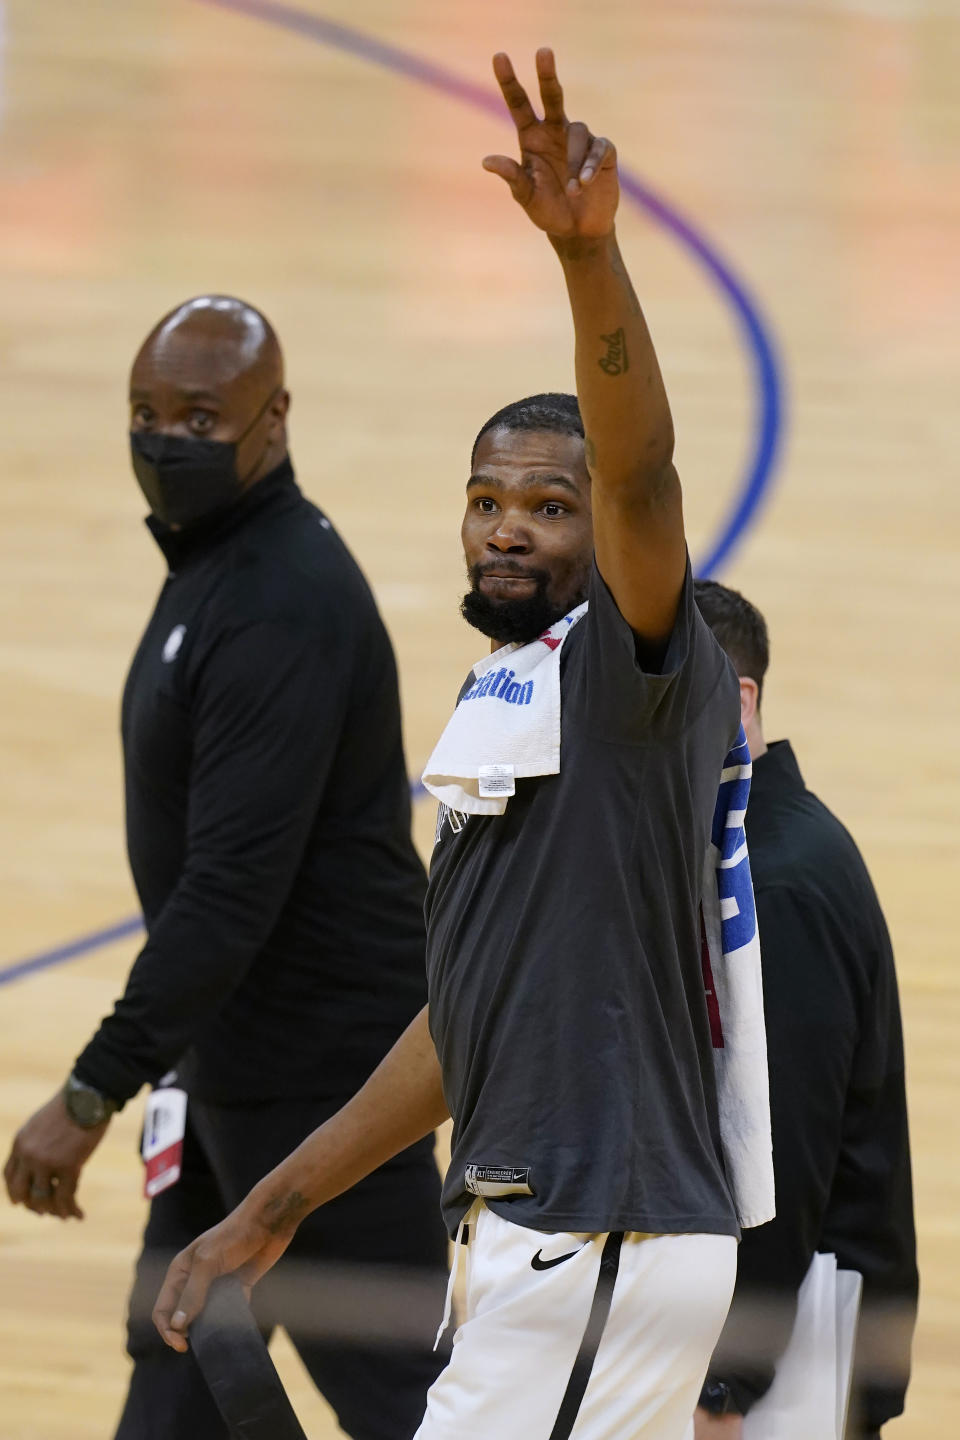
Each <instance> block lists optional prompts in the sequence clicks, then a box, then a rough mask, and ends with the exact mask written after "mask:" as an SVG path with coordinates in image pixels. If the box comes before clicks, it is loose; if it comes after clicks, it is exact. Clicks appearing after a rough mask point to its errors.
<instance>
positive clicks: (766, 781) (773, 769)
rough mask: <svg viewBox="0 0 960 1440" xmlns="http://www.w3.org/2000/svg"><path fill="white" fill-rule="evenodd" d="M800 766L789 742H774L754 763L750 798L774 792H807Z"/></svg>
mask: <svg viewBox="0 0 960 1440" xmlns="http://www.w3.org/2000/svg"><path fill="white" fill-rule="evenodd" d="M805 789H806V786H805V785H804V783H803V776H802V775H801V774H800V766H799V765H798V764H797V759H796V756H795V755H794V753H793V746H792V745H791V744H790V741H789V740H774V742H773V744H772V745H768V746H767V749H766V751H765V752H764V754H763V755H761V756H759V757H758V759H756V760H754V762H753V780H752V783H751V786H750V798H751V800H752V799H755V798H756V797H758V796H759V797H763V796H764V795H767V794H770V793H772V792H773V791H774V790H777V791H780V792H782V791H784V790H805Z"/></svg>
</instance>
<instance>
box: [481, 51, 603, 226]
mask: <svg viewBox="0 0 960 1440" xmlns="http://www.w3.org/2000/svg"><path fill="white" fill-rule="evenodd" d="M493 73H494V75H496V77H497V80H498V82H499V85H500V89H501V90H502V91H503V98H504V100H506V102H507V106H508V108H509V110H510V114H511V115H512V116H513V121H514V124H515V125H516V127H517V138H518V139H519V141H520V163H519V164H518V163H517V161H516V160H511V159H510V157H509V156H507V155H488V156H487V157H486V159H485V160H484V162H483V168H484V169H485V170H489V171H490V172H491V174H493V175H499V176H501V178H502V179H504V180H505V181H506V182H507V184H508V185H509V186H510V190H511V192H512V194H513V198H514V200H516V202H517V204H518V205H522V206H523V208H524V210H525V211H526V212H527V214H528V215H529V216H530V219H531V220H532V221H533V223H534V225H536V226H537V227H538V229H540V230H545V231H546V232H547V234H548V235H550V236H551V237H553V238H557V239H573V238H575V237H583V238H594V239H596V238H599V237H602V236H604V235H609V234H610V233H611V232H612V230H613V222H614V216H615V215H616V213H617V202H618V200H619V198H620V187H619V183H618V181H617V155H616V151H615V150H614V148H613V145H612V144H611V142H610V141H609V140H604V139H598V138H597V137H595V136H593V135H591V133H590V131H589V130H588V129H587V127H586V125H583V124H581V123H580V121H575V122H574V123H573V124H571V123H570V121H569V120H568V119H567V117H566V115H565V114H564V111H563V91H562V90H561V88H560V81H559V80H558V79H557V67H556V63H555V61H554V58H553V51H552V50H538V51H537V77H538V79H539V81H540V97H541V99H542V101H543V119H542V120H539V119H538V118H537V115H536V112H535V111H534V108H533V106H532V105H531V104H530V101H529V100H528V99H527V92H526V91H525V90H524V88H523V86H522V85H521V84H520V81H519V80H518V79H517V77H516V75H515V74H514V70H513V65H512V64H511V62H510V57H509V56H508V55H504V54H502V53H501V54H498V55H495V56H494V57H493Z"/></svg>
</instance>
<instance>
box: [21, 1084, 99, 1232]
mask: <svg viewBox="0 0 960 1440" xmlns="http://www.w3.org/2000/svg"><path fill="white" fill-rule="evenodd" d="M109 1123H110V1122H109V1120H104V1122H103V1124H102V1125H96V1126H94V1127H93V1128H92V1129H90V1130H84V1129H83V1128H82V1127H81V1126H79V1125H77V1124H75V1123H74V1121H73V1120H71V1119H70V1116H69V1115H68V1114H67V1107H66V1105H65V1104H64V1102H63V1094H62V1092H61V1091H59V1090H58V1091H57V1093H56V1095H54V1097H53V1099H52V1100H48V1101H47V1103H46V1105H44V1106H43V1108H42V1109H40V1110H38V1111H37V1113H36V1114H35V1115H32V1116H31V1117H30V1119H29V1120H28V1121H27V1123H26V1124H25V1125H24V1126H23V1128H22V1129H21V1130H19V1131H18V1133H17V1135H16V1138H15V1139H14V1142H13V1146H12V1148H11V1151H10V1158H9V1159H8V1160H7V1163H6V1165H5V1166H4V1169H3V1178H4V1180H5V1181H6V1186H7V1194H8V1195H9V1196H10V1199H11V1200H12V1201H13V1203H14V1205H26V1207H27V1209H28V1210H32V1211H33V1212H34V1214H35V1215H56V1216H58V1217H59V1219H61V1220H68V1219H69V1218H70V1217H71V1215H72V1216H74V1217H75V1218H76V1219H77V1220H82V1219H83V1211H82V1210H81V1209H80V1206H79V1205H78V1204H77V1201H76V1193H77V1185H78V1183H79V1180H80V1171H81V1170H82V1169H83V1167H84V1165H85V1164H86V1163H87V1161H88V1160H89V1158H90V1156H91V1155H92V1154H93V1152H94V1150H96V1148H97V1146H98V1145H99V1144H100V1141H101V1140H102V1139H103V1137H104V1135H105V1134H106V1131H107V1126H108V1125H109Z"/></svg>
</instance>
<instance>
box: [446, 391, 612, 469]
mask: <svg viewBox="0 0 960 1440" xmlns="http://www.w3.org/2000/svg"><path fill="white" fill-rule="evenodd" d="M490 430H550V431H552V432H553V433H554V434H555V435H579V436H580V439H581V440H582V439H583V435H584V430H583V419H582V417H581V415H580V406H579V403H578V402H577V397H576V395H564V394H562V393H561V392H559V391H556V392H553V391H550V392H548V393H546V394H544V395H528V396H527V398H526V399H525V400H514V401H513V403H512V404H511V405H504V407H503V409H502V410H498V411H497V413H496V414H495V415H491V416H490V419H489V420H488V421H487V423H486V424H485V425H483V426H481V428H480V433H479V434H478V435H477V438H476V440H474V442H473V449H472V450H471V452H470V462H471V464H472V463H473V461H474V460H475V459H476V456H477V446H478V445H479V444H480V441H481V440H482V439H483V437H484V435H486V434H487V433H488V432H489V431H490Z"/></svg>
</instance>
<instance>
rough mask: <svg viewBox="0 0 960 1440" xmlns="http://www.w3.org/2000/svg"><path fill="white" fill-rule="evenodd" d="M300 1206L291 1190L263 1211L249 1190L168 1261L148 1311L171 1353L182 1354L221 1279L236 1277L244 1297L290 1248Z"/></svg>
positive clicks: (298, 1200) (295, 1194) (258, 1201)
mask: <svg viewBox="0 0 960 1440" xmlns="http://www.w3.org/2000/svg"><path fill="white" fill-rule="evenodd" d="M305 1208H306V1206H305V1203H304V1202H303V1197H302V1196H301V1195H298V1194H297V1193H296V1192H294V1193H293V1194H292V1195H290V1196H287V1197H286V1198H285V1199H283V1200H276V1199H275V1200H274V1201H272V1202H270V1203H268V1205H267V1206H266V1207H264V1206H263V1203H262V1201H261V1200H258V1191H257V1189H254V1190H252V1191H251V1192H250V1194H249V1195H248V1196H247V1198H246V1200H244V1201H243V1202H242V1203H241V1204H240V1205H238V1206H237V1208H236V1210H234V1211H232V1212H231V1213H230V1214H229V1215H228V1216H227V1218H226V1220H221V1222H220V1224H219V1225H214V1227H213V1229H212V1230H207V1231H206V1232H205V1233H204V1234H203V1235H200V1236H198V1238H197V1239H196V1240H194V1242H193V1244H192V1245H188V1246H187V1248H186V1250H181V1251H180V1254H179V1255H177V1256H176V1257H175V1258H174V1259H173V1260H172V1261H171V1262H170V1267H169V1269H168V1270H167V1274H166V1278H165V1279H164V1282H163V1286H162V1288H161V1290H160V1294H159V1295H158V1296H157V1303H156V1305H155V1306H154V1307H153V1323H154V1325H155V1326H156V1327H157V1329H158V1330H159V1332H160V1334H161V1336H162V1337H163V1339H164V1340H165V1342H166V1343H167V1344H168V1345H169V1346H170V1348H171V1350H177V1351H179V1352H180V1354H183V1353H184V1352H185V1351H186V1349H187V1334H188V1331H189V1329H190V1324H191V1322H192V1321H193V1320H195V1319H196V1318H197V1316H198V1315H199V1314H200V1312H201V1311H202V1309H203V1307H204V1304H205V1303H206V1299H207V1292H208V1291H209V1289H210V1286H211V1285H212V1284H213V1282H214V1280H216V1279H218V1278H219V1277H220V1276H221V1275H233V1274H236V1275H237V1277H238V1279H240V1280H241V1281H242V1282H243V1284H244V1285H245V1286H246V1288H247V1298H248V1299H249V1295H250V1286H251V1285H253V1284H255V1283H256V1281H257V1280H259V1279H260V1276H261V1275H264V1274H266V1272H267V1271H268V1270H269V1269H270V1267H271V1265H275V1264H276V1263H277V1261H278V1260H279V1259H280V1256H281V1255H282V1254H283V1252H284V1250H286V1248H287V1246H288V1245H289V1244H290V1241H291V1240H292V1239H293V1236H294V1233H295V1231H296V1228H297V1223H298V1221H299V1220H300V1219H302V1217H303V1214H304V1211H305ZM271 1215H272V1217H273V1218H272V1219H271V1218H270V1217H271Z"/></svg>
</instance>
